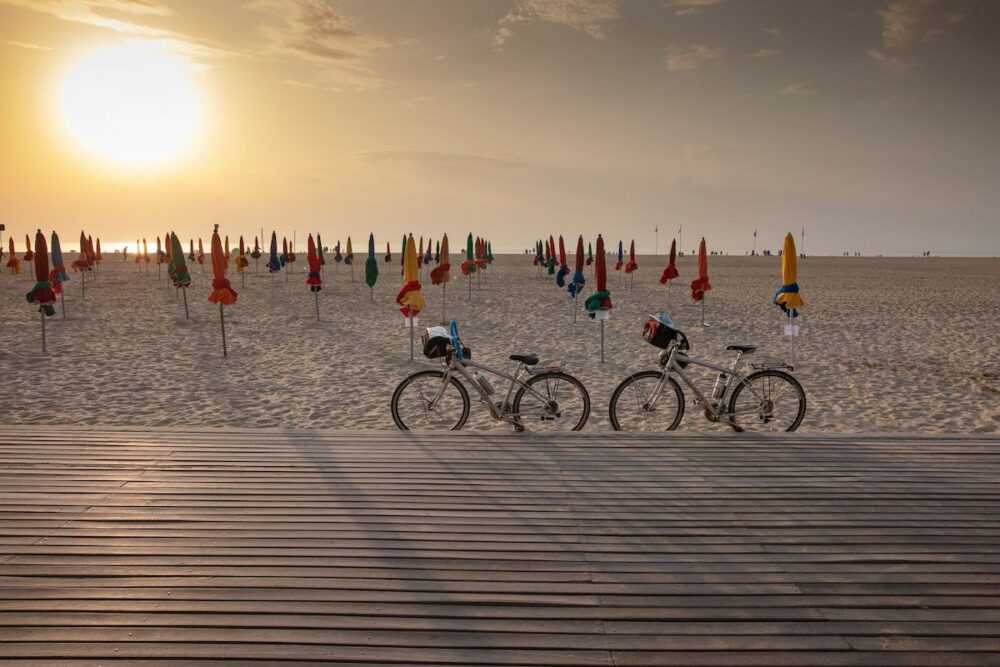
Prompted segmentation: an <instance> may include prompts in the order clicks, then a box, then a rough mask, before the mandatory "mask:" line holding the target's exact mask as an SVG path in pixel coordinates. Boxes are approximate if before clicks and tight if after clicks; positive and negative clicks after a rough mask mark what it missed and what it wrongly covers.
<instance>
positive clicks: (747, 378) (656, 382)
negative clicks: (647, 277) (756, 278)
mask: <svg viewBox="0 0 1000 667" xmlns="http://www.w3.org/2000/svg"><path fill="white" fill-rule="evenodd" d="M650 318H651V319H650V321H649V322H647V323H646V325H645V327H644V329H643V338H645V339H646V341H647V342H649V343H650V344H652V345H654V346H656V347H659V348H662V350H663V351H662V352H660V354H659V358H658V366H659V368H657V369H655V370H646V371H640V372H638V373H633V374H632V375H630V376H628V377H627V378H625V379H624V380H623V381H622V382H621V384H619V385H618V387H617V388H616V389H615V391H614V393H613V394H612V395H611V404H610V406H609V413H610V415H609V416H610V418H611V426H612V427H613V428H614V429H615V430H616V431H673V430H674V429H676V428H677V426H678V425H680V423H681V419H682V418H683V417H684V407H685V405H684V404H685V401H684V391H683V390H682V389H681V386H680V384H679V383H678V382H677V380H676V378H680V379H681V380H682V381H683V382H684V384H686V385H687V386H688V388H689V389H690V390H691V391H692V392H693V393H694V396H695V399H694V402H695V405H697V406H698V407H699V408H701V409H702V411H703V414H704V415H705V418H706V419H708V420H709V421H711V422H720V423H723V424H726V425H728V426H730V427H731V428H732V429H733V430H735V431H775V432H777V431H794V430H795V429H797V428H798V427H799V425H800V424H801V423H802V419H803V417H805V414H806V393H805V390H804V389H802V385H801V384H799V381H798V380H796V379H795V378H794V377H793V376H792V374H791V373H790V372H789V371H791V370H794V369H793V368H792V367H791V366H789V365H787V364H784V363H771V364H769V363H762V364H748V365H749V366H750V369H751V372H750V373H748V374H744V373H741V372H740V371H739V370H737V368H738V366H739V364H740V361H741V359H742V358H743V356H744V355H749V354H753V353H754V352H756V351H757V346H755V345H730V346H728V347H727V348H726V350H727V351H731V352H736V358H735V359H733V362H732V364H730V365H729V366H721V365H719V364H714V363H712V362H709V361H705V360H703V359H696V358H694V357H691V356H689V355H688V351H689V350H690V349H691V346H690V344H689V343H688V339H687V336H685V335H684V333H683V332H682V331H679V330H678V329H677V328H676V327H675V326H674V323H673V322H672V321H671V320H670V317H669V316H668V315H667V314H666V313H657V314H655V315H651V316H650ZM689 365H693V366H701V367H703V368H708V369H711V370H713V371H716V372H717V373H718V377H717V378H716V381H715V386H714V387H713V388H712V391H711V392H709V393H707V394H705V393H702V392H701V390H699V389H698V387H697V386H696V385H695V384H694V382H693V381H692V380H691V378H690V376H688V374H687V373H686V372H685V371H684V369H685V368H686V367H687V366H689Z"/></svg>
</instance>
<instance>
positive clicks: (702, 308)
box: [701, 292, 708, 329]
mask: <svg viewBox="0 0 1000 667" xmlns="http://www.w3.org/2000/svg"><path fill="white" fill-rule="evenodd" d="M707 299H708V295H707V294H706V293H705V292H702V293H701V328H702V329H704V328H705V301H706V300H707Z"/></svg>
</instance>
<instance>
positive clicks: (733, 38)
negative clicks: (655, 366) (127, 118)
mask: <svg viewBox="0 0 1000 667" xmlns="http://www.w3.org/2000/svg"><path fill="white" fill-rule="evenodd" d="M998 30H1000V2H994V1H992V0H0V103H2V105H3V111H2V114H0V223H4V224H6V226H7V230H8V231H9V232H14V233H15V234H23V233H24V232H27V231H33V230H34V229H35V228H43V229H52V228H55V229H57V230H59V231H60V233H61V235H63V236H64V237H66V236H68V237H69V238H71V239H72V238H75V236H77V235H78V234H79V229H86V230H88V233H92V234H93V235H95V236H100V237H101V238H102V239H104V242H105V244H106V245H107V244H110V243H112V242H114V241H121V242H130V243H131V244H134V240H133V239H134V238H135V237H137V236H148V237H150V238H153V237H154V236H155V235H156V234H157V233H158V232H159V233H162V232H163V231H166V230H168V229H171V230H175V231H176V232H177V233H178V236H180V237H181V238H182V239H186V238H188V237H189V236H195V237H197V236H203V237H205V238H206V239H207V238H208V236H209V235H210V233H211V229H212V226H213V225H214V224H216V223H218V224H220V225H221V229H223V230H225V231H227V233H230V234H234V235H235V234H239V233H245V234H248V235H252V234H253V233H254V232H256V231H257V230H259V229H260V228H264V229H265V230H266V233H267V234H268V235H269V234H270V231H271V230H272V229H276V230H278V235H279V237H280V236H282V235H287V236H288V237H289V238H291V237H292V233H293V230H294V232H295V233H296V234H297V237H298V239H299V244H300V245H301V246H302V247H304V240H305V235H306V234H307V233H308V232H313V231H319V232H320V233H322V235H323V240H324V243H327V244H328V245H329V244H330V243H332V241H333V240H334V239H337V238H342V239H345V240H346V237H347V236H348V235H351V236H353V237H354V239H355V241H356V242H357V240H358V239H365V238H366V237H367V235H368V233H369V232H370V231H374V232H375V234H376V239H377V240H378V241H379V246H380V247H381V245H382V243H384V240H391V241H392V242H393V244H394V246H395V244H398V239H399V238H400V237H401V235H402V234H403V233H404V232H413V233H414V234H415V235H417V236H420V235H423V236H434V237H436V236H438V235H439V234H441V233H442V232H449V233H450V234H452V235H461V236H464V234H466V233H467V232H468V231H472V232H474V233H476V234H479V235H483V236H487V237H489V238H491V239H492V240H493V243H494V246H495V248H496V249H497V250H515V249H521V248H525V247H528V246H530V245H531V243H532V240H533V239H535V238H537V237H540V236H542V235H546V236H547V235H548V234H550V233H552V234H565V235H567V237H573V236H575V235H576V234H583V235H584V236H585V237H587V238H592V237H595V236H596V234H597V233H603V234H604V235H605V236H606V237H608V238H611V239H612V240H613V241H614V240H617V239H618V238H624V239H626V242H627V241H628V239H631V238H634V239H635V240H636V244H637V250H638V252H639V253H640V254H647V253H650V252H652V251H653V250H654V239H656V238H657V237H656V235H655V234H654V230H655V229H657V228H658V229H659V235H658V246H657V247H658V249H659V251H660V252H661V253H662V252H664V251H665V248H666V246H668V245H669V242H670V239H671V238H672V237H673V236H675V235H676V233H677V230H678V229H679V228H681V227H683V239H684V246H685V249H687V250H690V249H693V248H694V246H695V243H696V241H697V239H698V238H699V237H701V236H705V237H706V239H707V242H708V245H709V248H710V249H715V250H719V251H725V252H729V253H740V254H742V253H743V252H744V251H746V250H748V249H749V248H750V247H751V245H752V243H753V238H752V234H753V232H754V230H757V231H758V234H759V241H758V248H762V247H771V248H775V249H777V248H778V247H780V243H781V240H782V238H783V236H784V234H785V232H786V231H793V232H795V234H796V237H797V239H798V238H799V235H800V233H801V230H802V229H803V228H805V230H806V231H805V248H804V250H805V251H806V252H807V253H816V254H819V253H824V254H840V253H841V252H844V251H855V250H859V251H863V252H866V253H875V252H878V253H884V254H905V253H916V252H920V251H923V250H932V251H934V252H938V253H986V254H996V253H1000V214H998V212H997V211H998V206H997V204H998V203H1000V197H998V188H997V176H998V175H1000V130H998V123H997V121H996V116H997V113H998V111H997V110H998V109H1000V40H998V39H997V38H996V36H997V34H998ZM123 45H124V47H127V48H139V47H141V48H143V49H146V48H148V49H150V50H152V51H155V52H156V53H162V54H166V55H165V57H168V58H169V59H170V62H171V63H179V64H180V69H179V71H181V74H182V76H183V77H184V80H185V81H186V82H187V83H186V84H185V85H189V86H190V88H191V91H193V93H192V94H194V95H196V98H197V111H198V114H197V122H196V123H195V129H193V130H192V131H191V132H190V133H189V134H190V136H187V135H186V136H187V138H186V139H185V141H184V142H178V143H177V145H178V146H180V145H183V150H181V149H178V150H179V153H178V154H177V155H174V156H173V157H171V158H170V159H169V160H165V161H163V162H160V163H156V164H155V165H153V166H150V165H148V164H141V165H138V166H136V165H132V164H122V163H119V162H113V161H108V160H107V159H106V156H102V155H101V154H100V150H96V151H95V150H93V147H92V146H90V145H88V144H87V143H86V142H85V141H81V138H80V136H79V135H78V134H74V133H73V132H74V130H73V127H74V122H75V121H74V114H75V113H76V112H77V111H78V110H77V109H74V108H67V103H66V102H65V92H64V91H65V90H66V86H67V85H68V84H67V81H68V80H70V79H71V77H72V73H73V72H74V71H75V70H74V67H75V66H76V65H77V64H79V63H81V62H85V61H86V60H87V58H88V57H89V56H90V54H93V53H95V52H101V51H102V50H104V49H119V48H123ZM137 45H138V46H137ZM126 52H127V51H126ZM143 62H145V61H143ZM87 81H88V80H86V79H85V80H84V83H86V82H87ZM144 81H145V80H144ZM159 82H160V80H159V79H158V78H157V77H156V76H155V75H150V77H148V81H145V83H149V85H151V86H153V87H154V88H156V87H160V88H159V89H157V90H159V92H163V90H166V89H163V86H165V85H166V84H162V85H161V84H160V83H159ZM77 83H78V84H79V81H77ZM106 83H107V85H108V86H112V85H114V82H113V81H109V82H106ZM102 85H103V83H102ZM140 88H141V86H140ZM157 90H153V89H151V91H152V92H153V93H155V92H157ZM116 94H119V95H122V96H123V97H121V99H122V100H128V99H129V98H128V96H129V95H132V96H133V97H135V96H136V95H137V93H136V88H135V86H134V85H133V86H130V87H129V89H128V90H126V91H124V92H121V91H119V92H118V93H116ZM114 99H115V100H117V99H118V98H114ZM139 101H140V102H141V100H139ZM121 106H122V105H121V104H116V105H115V109H116V110H120V107H121ZM156 116H157V114H155V113H153V114H149V117H150V118H152V119H153V120H151V121H150V122H152V123H153V125H152V127H153V128H154V130H153V131H152V133H151V135H150V136H153V137H154V138H155V137H168V136H171V135H170V132H171V131H174V130H176V129H177V128H176V127H174V125H176V123H177V121H176V119H175V118H167V119H165V120H163V121H156V120H155V117H156ZM157 122H159V123H161V125H159V126H158V125H156V123H157ZM161 130H162V132H161ZM100 140H101V139H98V141H100ZM104 140H107V139H106V138H105V139H104ZM140 143H141V142H140ZM130 145H131V144H130ZM172 146H173V144H172V143H171V142H169V141H168V142H167V147H168V148H169V147H172ZM136 150H139V149H138V148H136ZM5 238H6V237H5ZM130 240H131V241H130ZM185 244H186V242H185Z"/></svg>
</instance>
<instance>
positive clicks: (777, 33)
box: [764, 28, 785, 39]
mask: <svg viewBox="0 0 1000 667" xmlns="http://www.w3.org/2000/svg"><path fill="white" fill-rule="evenodd" d="M764 32H766V33H767V34H769V35H770V36H771V37H774V38H775V39H781V38H782V37H784V36H785V31H784V29H782V28H764Z"/></svg>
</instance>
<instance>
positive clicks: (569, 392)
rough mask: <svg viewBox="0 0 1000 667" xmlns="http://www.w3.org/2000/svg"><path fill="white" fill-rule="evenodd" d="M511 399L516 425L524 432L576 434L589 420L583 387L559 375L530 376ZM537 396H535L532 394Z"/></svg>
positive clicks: (588, 403)
mask: <svg viewBox="0 0 1000 667" xmlns="http://www.w3.org/2000/svg"><path fill="white" fill-rule="evenodd" d="M525 384H526V385H528V386H529V387H531V389H532V390H533V392H534V393H533V392H531V391H528V390H527V389H526V388H525V387H523V386H522V387H521V388H520V389H519V390H518V391H517V394H515V395H514V402H513V403H512V404H511V410H512V411H513V413H514V415H515V423H516V424H517V425H518V426H519V427H521V428H522V429H524V430H526V431H532V432H537V433H548V432H558V431H579V430H580V429H582V428H583V427H584V425H585V424H586V423H587V418H588V417H590V394H588V393H587V389H586V388H585V387H584V386H583V383H582V382H580V381H579V380H577V379H576V378H575V377H573V376H572V375H569V374H568V373H562V372H558V371H553V372H548V373H540V374H539V375H535V376H532V377H531V378H530V379H529V380H528V381H527V382H525ZM536 393H537V394H538V395H537V396H536V395H535V394H536Z"/></svg>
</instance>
